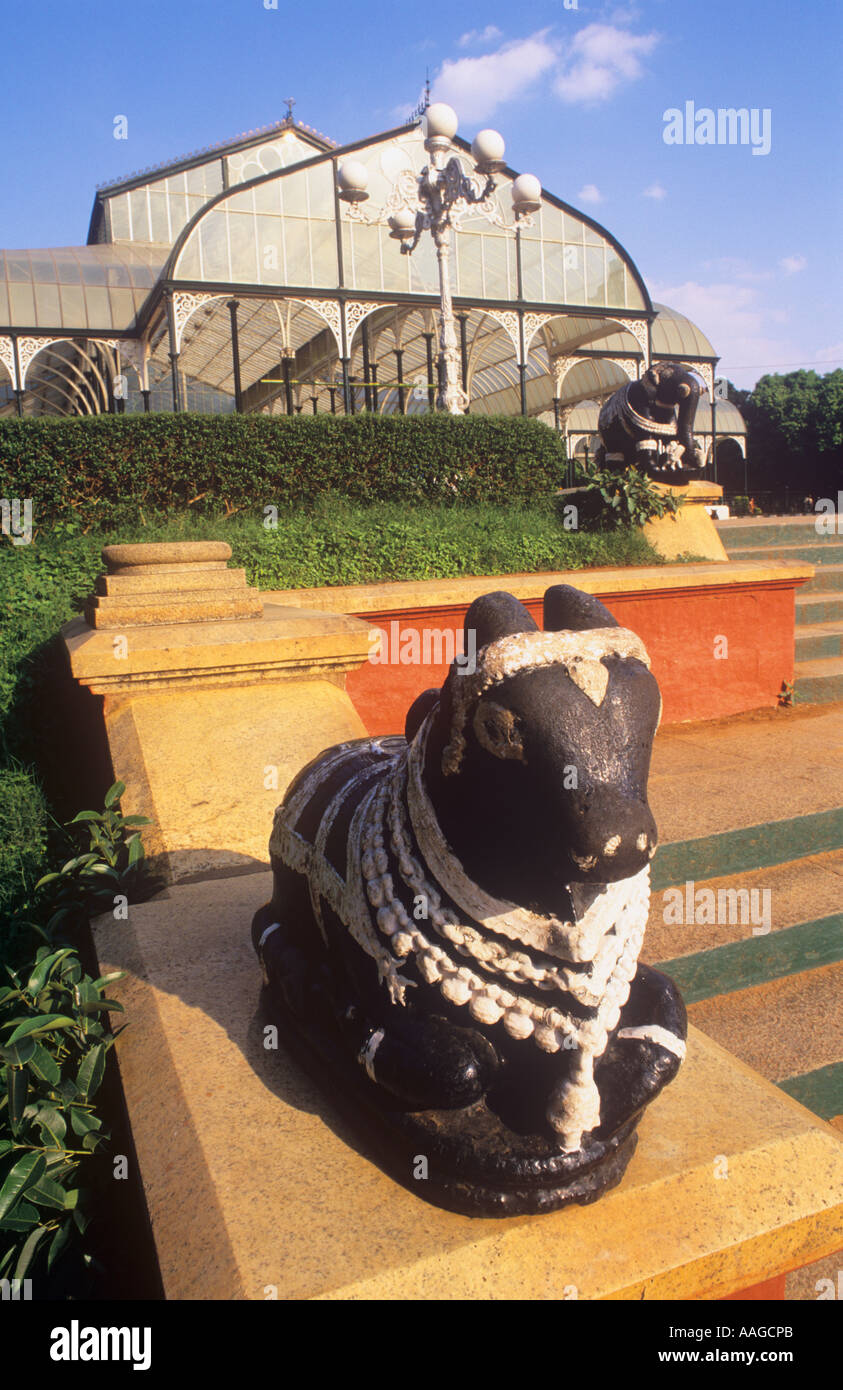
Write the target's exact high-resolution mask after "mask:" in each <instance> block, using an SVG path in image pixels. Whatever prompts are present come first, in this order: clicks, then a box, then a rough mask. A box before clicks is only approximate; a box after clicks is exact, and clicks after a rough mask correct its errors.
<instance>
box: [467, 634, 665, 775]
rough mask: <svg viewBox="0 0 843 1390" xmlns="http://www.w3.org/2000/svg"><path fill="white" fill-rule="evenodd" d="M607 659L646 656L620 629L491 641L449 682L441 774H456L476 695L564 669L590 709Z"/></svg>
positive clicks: (601, 689) (605, 676)
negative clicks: (470, 667)
mask: <svg viewBox="0 0 843 1390" xmlns="http://www.w3.org/2000/svg"><path fill="white" fill-rule="evenodd" d="M607 656H619V657H625V658H626V659H627V660H635V661H640V662H642V663H643V664H644V665H645V666H646V667H647V668H648V669H649V666H650V658H649V656H648V655H647V651H646V648H645V646H644V644H643V642H642V641H641V638H640V637H638V636H636V634H635V633H634V632H630V631H629V629H628V628H625V627H591V628H586V629H584V630H583V631H580V632H577V631H570V630H567V629H566V630H563V631H561V632H513V633H510V634H509V635H508V636H506V637H499V638H498V639H497V641H495V642H490V643H489V644H488V646H486V647H483V648H482V650H481V651H480V652H479V653H478V659H477V668H476V670H474V671H473V672H472V673H471V675H461V676H460V678H459V680H452V681H451V700H452V702H453V717H452V719H451V735H450V739H449V741H448V744H447V745H446V747H445V749H444V751H443V753H442V771H443V773H444V774H445V776H446V777H447V776H449V775H450V774H451V773H453V772H458V771H459V769H460V765H461V763H462V758H463V754H464V752H465V734H464V730H465V725H466V721H467V719H468V710H469V707H470V706H471V705H472V704H473V703H474V702H475V701H476V700H478V699H479V698H480V697H481V695H483V694H485V692H486V691H487V690H489V689H491V688H492V687H493V686H495V685H499V684H500V683H501V681H504V680H507V679H508V678H509V677H510V676H515V675H518V673H519V672H520V671H533V670H538V669H539V668H540V667H542V666H564V667H565V669H566V670H567V672H568V675H569V676H570V678H571V680H572V681H573V682H574V684H575V685H577V686H578V687H579V688H580V690H582V691H583V693H584V694H585V695H587V696H588V698H589V700H591V702H592V703H593V704H595V705H601V704H602V703H603V698H604V696H605V694H606V687H607V686H608V684H609V672H608V670H607V668H606V667H605V666H604V665H603V658H604V657H607Z"/></svg>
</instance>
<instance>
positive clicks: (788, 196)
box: [0, 0, 843, 386]
mask: <svg viewBox="0 0 843 1390" xmlns="http://www.w3.org/2000/svg"><path fill="white" fill-rule="evenodd" d="M3 48H4V57H5V62H4V82H3V87H2V92H0V112H2V128H3V131H4V133H5V139H4V141H3V149H4V163H5V170H4V180H3V186H4V196H3V199H2V202H1V203H0V244H2V245H4V246H6V247H25V246H29V247H33V246H50V245H79V244H82V243H84V241H85V239H86V235H87V227H88V218H89V215H90V209H91V204H92V201H93V195H94V188H95V185H96V184H97V183H98V182H103V181H107V180H111V179H115V178H118V177H120V176H122V175H125V174H129V173H131V172H133V171H134V170H137V169H141V168H144V167H145V166H147V165H149V164H154V163H158V162H160V161H162V160H166V159H169V158H174V157H177V156H179V155H183V154H187V153H189V152H190V151H192V150H195V149H199V148H200V147H202V146H205V145H208V144H211V143H214V142H216V141H218V140H224V139H227V138H230V137H232V136H234V135H237V134H239V133H241V132H243V131H247V130H250V129H253V128H256V127H259V126H262V125H267V124H269V123H271V122H273V121H275V120H278V119H280V118H281V117H282V116H283V115H284V113H285V106H284V98H286V97H287V96H294V97H295V98H296V103H297V104H296V107H295V115H296V117H297V118H298V119H300V120H302V121H305V122H307V123H308V124H310V125H312V126H314V127H315V128H316V129H317V130H320V131H322V132H324V133H325V134H326V135H330V136H331V137H332V138H333V139H335V140H337V141H339V142H341V143H342V142H345V141H350V140H355V139H359V138H362V137H364V136H366V135H369V134H372V133H375V132H377V131H380V130H385V129H387V128H389V127H391V126H393V125H395V124H396V123H398V122H399V121H400V119H401V118H402V115H403V114H404V113H405V112H406V111H407V110H409V109H410V108H411V107H412V106H413V105H415V103H416V102H417V100H418V99H419V96H420V93H421V89H422V85H423V82H424V75H425V69H426V68H429V70H430V76H431V82H432V85H433V92H434V97H440V98H442V99H446V100H448V101H450V102H451V104H452V105H453V106H454V107H455V108H456V109H457V111H458V113H459V114H460V117H461V124H460V131H461V133H462V134H464V135H466V136H468V137H471V136H472V135H473V134H474V133H475V132H476V131H477V130H478V129H480V128H482V127H484V126H488V125H494V126H495V127H497V128H498V129H499V130H500V131H501V132H502V133H503V135H504V137H505V138H506V141H507V157H508V159H509V161H510V162H511V164H512V165H513V166H514V167H515V168H516V169H519V170H525V169H528V170H530V171H531V172H533V173H535V174H537V175H538V177H539V178H540V179H541V181H542V183H543V185H544V186H545V187H546V188H548V189H549V190H550V191H552V192H553V193H555V194H557V195H558V196H559V197H561V198H563V199H565V200H566V201H567V202H569V203H571V204H573V206H574V207H579V208H581V209H582V210H583V211H585V212H587V213H589V214H590V215H591V216H592V217H594V218H596V219H597V221H599V222H601V223H603V224H604V225H605V226H606V227H607V228H608V229H609V231H611V232H612V233H613V235H614V236H616V237H617V239H618V240H619V241H620V242H621V243H622V245H624V246H625V247H626V249H627V251H628V252H629V253H630V255H631V256H632V257H633V259H634V260H635V261H636V262H637V264H638V266H639V268H640V269H641V271H642V273H643V275H644V278H645V280H646V281H647V284H648V286H649V288H650V291H651V293H652V295H653V298H654V299H657V300H663V301H665V302H667V303H668V304H670V305H671V306H672V307H674V308H676V309H679V310H681V311H683V312H685V313H688V314H690V315H691V317H693V318H694V319H695V320H696V321H697V322H698V323H699V325H700V327H701V328H703V329H704V331H705V332H706V333H708V335H709V337H710V338H711V339H712V341H713V342H714V345H715V348H716V349H717V350H718V351H719V352H720V354H721V358H722V360H721V364H720V368H719V370H720V371H721V372H722V373H723V374H725V375H728V376H730V377H731V378H732V379H733V380H734V381H736V382H737V383H738V384H740V385H745V386H748V385H751V384H752V383H753V382H754V381H755V380H756V379H757V378H758V376H760V375H761V374H762V373H763V372H764V371H769V370H780V371H787V370H791V369H793V368H794V367H796V366H815V367H816V368H817V370H820V371H823V370H830V369H833V368H834V367H837V366H843V313H841V299H843V295H842V294H841V284H843V276H841V270H840V262H841V255H840V247H841V244H843V215H841V213H843V209H842V208H841V185H843V179H841V174H843V155H841V150H843V119H841V116H842V115H843V112H841V90H843V86H842V85H841V80H840V67H841V60H842V59H843V6H841V5H840V3H839V0H802V3H799V0H789V2H788V3H786V2H785V0H707V3H696V4H693V3H692V4H685V5H677V4H670V3H667V0H638V3H635V4H630V5H623V6H618V5H617V4H603V3H600V0H576V3H574V0H554V3H526V4H522V5H520V6H514V5H513V4H512V3H511V0H510V2H509V3H497V0H484V3H478V2H477V0H463V3H461V4H458V5H457V4H454V3H452V2H451V3H445V0H428V2H427V3H426V4H424V5H418V6H417V5H409V4H404V5H397V4H395V3H389V0H377V2H376V3H372V0H368V3H365V4H358V5H350V4H348V3H347V0H342V3H339V2H338V0H321V2H320V3H319V4H318V5H315V4H314V5H304V4H302V3H301V0H299V3H296V4H291V3H289V0H207V2H206V3H201V0H144V2H143V3H141V4H135V5H122V6H119V7H115V6H114V5H113V4H111V3H110V0H78V3H76V4H74V5H68V4H67V3H66V0H42V2H41V3H40V4H38V5H37V6H33V7H25V6H23V5H15V6H14V7H12V6H7V8H6V11H5V14H4V19H3ZM687 102H693V103H694V108H695V111H696V112H699V111H700V110H703V109H710V110H713V111H716V110H717V109H718V108H728V107H737V108H740V107H745V108H747V109H748V110H752V109H755V110H756V111H757V112H758V113H759V115H758V120H759V123H762V122H763V121H764V120H765V119H768V120H769V143H770V148H769V152H768V153H763V154H757V155H756V154H753V150H752V145H751V144H746V145H740V144H737V145H728V144H725V145H724V144H716V143H715V144H697V143H693V144H690V143H689V144H682V145H675V144H674V145H670V144H666V143H665V140H664V132H665V128H666V123H665V120H664V113H665V111H667V110H668V109H670V108H675V109H678V110H680V111H682V112H683V118H684V113H685V110H686V103H687ZM764 111H767V112H769V117H768V118H765V117H764V116H763V115H762V114H761V113H763V112H764ZM117 115H124V116H126V118H127V120H128V139H127V140H122V141H121V140H115V139H114V134H113V132H114V118H115V116H117ZM699 119H700V118H699V117H697V120H699ZM757 131H758V134H759V137H760V135H761V133H762V131H763V125H762V124H759V126H758V127H757ZM756 143H759V144H760V139H759V141H757V142H756ZM762 148H763V146H762Z"/></svg>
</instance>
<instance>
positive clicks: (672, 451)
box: [595, 362, 704, 484]
mask: <svg viewBox="0 0 843 1390" xmlns="http://www.w3.org/2000/svg"><path fill="white" fill-rule="evenodd" d="M699 398H700V383H699V381H698V380H697V378H696V377H695V376H694V375H693V373H692V372H690V371H689V370H688V368H687V367H683V366H676V365H675V364H673V363H670V362H661V363H659V364H658V365H656V366H653V367H650V368H649V370H648V371H646V372H645V373H644V375H643V376H642V377H641V378H640V380H639V381H630V382H629V383H628V384H627V385H626V386H622V387H621V388H620V390H618V391H616V392H615V394H614V395H613V396H610V397H609V399H608V400H607V401H606V402H605V404H604V405H603V407H602V409H601V411H600V415H599V417H598V420H597V428H598V430H599V431H600V438H601V440H602V444H601V446H600V447H599V448H598V450H597V452H596V455H595V462H596V464H597V465H598V467H602V466H603V464H604V463H605V464H608V465H609V466H610V467H615V468H620V467H624V468H630V467H633V466H634V467H636V468H638V469H639V470H640V471H641V472H643V473H647V474H648V475H649V476H650V477H651V478H653V479H655V480H656V481H657V482H663V483H673V484H683V483H686V482H688V481H689V480H690V479H692V478H693V477H695V476H696V475H697V474H698V473H699V472H700V470H701V469H702V468H703V466H704V460H703V458H702V455H701V454H700V453H699V451H698V450H697V446H696V444H695V442H694V436H693V428H694V417H695V416H696V413H697V405H698V403H699Z"/></svg>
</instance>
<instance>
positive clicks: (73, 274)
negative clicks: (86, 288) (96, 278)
mask: <svg viewBox="0 0 843 1390" xmlns="http://www.w3.org/2000/svg"><path fill="white" fill-rule="evenodd" d="M53 254H54V256H55V262H56V276H57V278H58V281H59V284H61V285H81V283H82V272H81V270H80V269H79V262H78V260H77V259H76V257H75V256H74V254H73V252H72V251H55V252H54V253H53Z"/></svg>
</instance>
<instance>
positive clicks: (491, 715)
mask: <svg viewBox="0 0 843 1390" xmlns="http://www.w3.org/2000/svg"><path fill="white" fill-rule="evenodd" d="M473 728H474V733H475V735H476V737H477V742H478V743H479V744H480V746H481V748H485V749H486V751H487V752H488V753H493V754H494V756H495V757H496V758H519V759H520V760H521V761H522V762H525V761H526V759H525V757H524V739H523V736H522V732H521V721H520V719H519V718H518V715H517V714H513V712H512V710H511V709H505V708H504V706H503V705H497V704H495V702H494V700H480V701H479V703H478V705H477V709H476V710H475V712H474V723H473Z"/></svg>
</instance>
